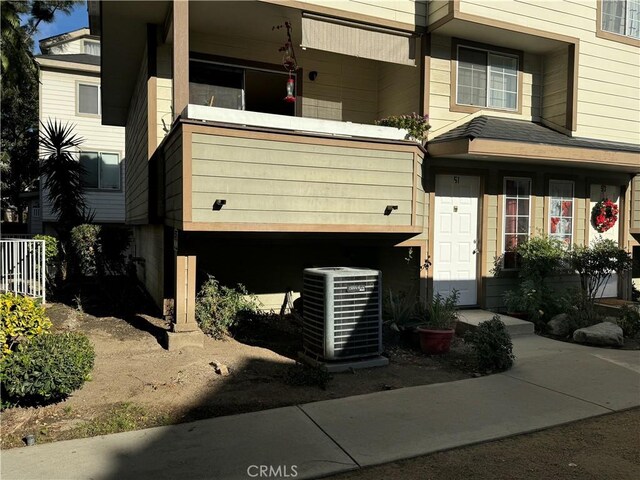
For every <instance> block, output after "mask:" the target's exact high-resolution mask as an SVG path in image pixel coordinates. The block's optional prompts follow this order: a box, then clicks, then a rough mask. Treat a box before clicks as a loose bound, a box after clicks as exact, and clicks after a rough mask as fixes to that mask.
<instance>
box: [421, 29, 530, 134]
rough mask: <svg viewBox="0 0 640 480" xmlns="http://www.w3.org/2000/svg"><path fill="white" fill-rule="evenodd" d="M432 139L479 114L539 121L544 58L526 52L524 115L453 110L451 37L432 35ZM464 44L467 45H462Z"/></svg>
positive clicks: (506, 112) (523, 83)
mask: <svg viewBox="0 0 640 480" xmlns="http://www.w3.org/2000/svg"><path fill="white" fill-rule="evenodd" d="M431 42H432V44H431V70H430V89H431V91H430V104H429V121H430V123H431V131H430V138H433V137H434V136H437V135H439V134H441V133H444V132H445V131H447V130H450V129H452V128H454V127H456V126H458V125H460V124H462V123H465V122H468V121H469V120H470V119H472V118H474V117H476V116H478V115H491V116H499V117H506V118H518V119H522V120H531V121H538V120H540V114H541V108H540V107H541V92H542V89H541V82H542V58H541V57H540V56H539V55H534V54H530V53H527V52H525V53H524V65H523V66H521V68H522V70H523V72H522V113H521V114H519V113H517V112H508V111H498V110H479V111H478V112H475V113H463V112H453V111H451V109H450V107H451V103H450V99H451V81H452V72H451V68H452V62H451V53H452V52H451V45H452V41H451V37H445V36H442V35H432V36H431ZM461 44H464V42H461Z"/></svg>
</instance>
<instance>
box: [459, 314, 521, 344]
mask: <svg viewBox="0 0 640 480" xmlns="http://www.w3.org/2000/svg"><path fill="white" fill-rule="evenodd" d="M494 315H495V312H489V311H488V310H480V309H474V310H459V311H458V326H457V327H456V331H457V333H458V334H462V333H464V332H465V331H467V330H471V329H474V328H476V327H477V326H478V325H479V324H480V323H482V322H485V321H487V320H491V319H492V318H493V316H494ZM500 320H502V322H503V323H504V324H505V326H506V327H507V331H508V332H509V334H510V335H511V336H512V337H515V336H517V335H532V334H533V330H534V328H533V323H532V322H528V321H526V320H521V319H519V318H514V317H509V316H508V315H502V314H500Z"/></svg>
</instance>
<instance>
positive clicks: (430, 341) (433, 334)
mask: <svg viewBox="0 0 640 480" xmlns="http://www.w3.org/2000/svg"><path fill="white" fill-rule="evenodd" d="M418 333H419V334H420V348H421V349H422V351H423V352H424V353H426V354H428V355H440V354H442V353H448V352H449V349H450V348H451V339H452V338H453V334H454V330H453V329H451V330H432V329H430V328H424V327H418Z"/></svg>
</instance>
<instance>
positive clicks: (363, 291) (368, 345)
mask: <svg viewBox="0 0 640 480" xmlns="http://www.w3.org/2000/svg"><path fill="white" fill-rule="evenodd" d="M331 286H332V288H331V292H325V288H326V287H325V279H324V277H322V276H319V275H313V274H310V273H306V272H305V276H304V290H303V297H304V332H303V336H304V346H305V349H306V350H307V351H308V352H309V353H313V354H315V355H317V356H319V357H323V356H325V354H326V351H325V347H326V345H325V338H326V336H327V335H331V339H332V343H333V352H332V356H333V358H336V359H345V358H353V357H364V356H368V355H377V354H379V353H380V321H381V319H380V300H381V299H380V281H379V277H378V275H356V276H344V277H342V276H336V277H334V278H333V282H332V285H331ZM327 294H331V295H332V297H333V306H332V311H331V312H325V296H326V295H327ZM327 315H329V316H330V317H331V318H332V320H333V321H332V322H331V324H332V330H331V331H330V332H329V331H327V329H328V328H331V327H330V326H329V325H327V321H326V320H327V319H326V316H327Z"/></svg>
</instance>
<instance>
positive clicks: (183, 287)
mask: <svg viewBox="0 0 640 480" xmlns="http://www.w3.org/2000/svg"><path fill="white" fill-rule="evenodd" d="M174 308H175V316H174V318H173V327H172V329H173V331H174V332H193V331H196V330H198V324H197V323H196V309H195V308H196V257H195V256H193V255H189V256H185V255H177V256H176V293H175V306H174Z"/></svg>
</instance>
